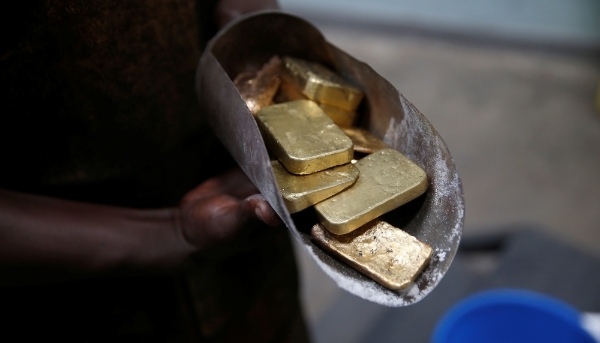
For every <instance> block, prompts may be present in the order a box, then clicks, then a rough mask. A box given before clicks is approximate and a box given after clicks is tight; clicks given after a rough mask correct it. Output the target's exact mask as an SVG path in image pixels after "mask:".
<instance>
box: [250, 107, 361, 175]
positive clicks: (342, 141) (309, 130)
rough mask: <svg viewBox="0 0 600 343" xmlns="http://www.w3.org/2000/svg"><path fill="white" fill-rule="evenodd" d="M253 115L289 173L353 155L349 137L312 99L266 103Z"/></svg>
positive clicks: (327, 165)
mask: <svg viewBox="0 0 600 343" xmlns="http://www.w3.org/2000/svg"><path fill="white" fill-rule="evenodd" d="M256 119H257V123H258V127H259V129H260V131H261V133H262V135H263V137H264V138H265V143H266V144H267V147H268V148H269V149H270V150H271V151H272V152H273V154H274V155H275V156H276V157H277V159H278V160H279V161H280V162H281V164H283V165H284V167H285V168H286V169H287V170H288V171H289V172H290V173H292V174H298V175H306V174H312V173H316V172H318V171H321V170H325V169H329V168H331V167H335V166H339V165H342V164H346V163H349V162H350V161H352V158H353V157H354V151H353V147H352V141H351V140H350V138H348V136H346V135H345V134H344V132H342V130H341V129H340V128H339V127H337V126H336V125H335V124H334V123H333V122H332V121H331V119H330V118H329V117H328V116H327V115H326V114H325V113H324V112H323V110H321V108H319V106H318V105H317V104H315V103H314V102H313V101H309V100H298V101H292V102H286V103H282V104H278V105H272V106H268V107H265V108H263V109H261V110H260V111H259V112H258V113H257V114H256Z"/></svg>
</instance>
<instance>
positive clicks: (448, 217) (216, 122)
mask: <svg viewBox="0 0 600 343" xmlns="http://www.w3.org/2000/svg"><path fill="white" fill-rule="evenodd" d="M273 55H279V56H286V55H288V56H294V57H298V58H302V59H305V60H309V61H315V62H319V63H321V64H323V65H325V66H327V67H328V68H330V69H331V70H334V71H335V72H336V73H338V74H339V75H341V76H342V77H343V78H344V79H346V80H348V81H350V82H351V83H352V84H354V85H355V86H356V87H358V88H360V89H361V90H363V91H364V93H365V99H364V100H363V102H362V104H361V106H360V107H359V109H358V112H359V113H360V116H361V117H360V121H359V126H360V127H362V128H364V129H366V130H368V131H369V132H371V133H372V134H373V135H375V136H377V137H379V138H381V139H383V141H384V142H385V143H386V144H388V145H389V146H390V147H392V148H394V149H397V150H399V151H400V152H402V153H403V154H404V155H406V156H407V157H408V158H410V159H411V160H412V161H413V162H414V163H416V164H417V165H419V166H420V167H421V168H423V169H424V170H425V172H426V174H427V177H428V179H429V182H430V183H429V188H428V190H427V192H426V193H425V194H424V195H422V196H420V197H419V198H417V199H416V200H413V201H412V202H410V203H408V204H406V205H403V206H401V207H400V208H398V209H396V210H394V211H392V212H390V213H388V214H386V215H384V216H383V219H384V220H385V221H387V222H388V223H390V224H392V225H393V226H395V227H399V228H401V229H403V230H405V231H406V232H408V233H409V234H411V235H413V236H415V237H416V238H417V239H419V240H421V241H424V242H426V243H428V244H429V245H431V247H432V248H433V255H432V257H431V262H430V263H429V265H428V266H427V267H426V268H425V270H424V271H423V273H421V275H420V276H419V277H418V278H417V279H416V280H415V282H414V284H412V285H410V286H409V287H407V288H406V289H403V290H400V291H394V290H390V289H387V288H385V287H383V286H381V285H379V284H377V283H376V282H375V281H373V280H371V279H369V278H367V277H366V276H364V275H363V274H361V273H360V272H358V271H356V270H355V269H353V268H352V267H350V266H348V265H346V264H344V263H343V262H340V261H339V260H337V259H335V258H334V257H332V256H331V255H329V254H328V253H327V252H325V251H324V250H322V249H321V248H320V247H319V246H317V245H316V244H315V243H314V242H313V241H312V239H311V236H310V229H311V227H312V226H313V225H314V224H315V223H316V217H313V216H312V212H311V211H310V210H307V211H302V212H300V213H298V214H294V216H293V217H292V216H291V215H290V213H289V212H288V211H287V209H286V207H285V204H284V202H283V199H282V197H281V195H280V193H279V191H278V187H277V184H276V182H275V177H274V175H273V171H272V169H271V163H270V161H269V155H268V153H267V150H266V148H265V144H264V142H263V139H262V137H261V135H260V132H259V129H258V126H257V124H256V122H255V119H254V117H253V116H252V113H251V112H250V110H249V109H248V107H247V106H246V104H245V103H244V100H243V99H242V97H241V96H240V94H239V93H238V91H237V90H236V88H235V86H234V84H233V81H232V79H233V78H235V76H236V75H238V74H239V73H241V72H245V71H251V70H257V69H259V68H260V67H261V66H262V65H263V64H264V63H265V62H266V61H268V60H269V58H271V56H273ZM196 90H197V94H198V99H199V101H200V104H201V106H202V107H203V110H204V112H205V113H206V115H207V116H208V121H209V122H210V124H211V126H212V128H213V130H214V132H215V134H216V135H217V137H218V138H219V139H220V140H221V142H222V143H223V144H224V145H225V146H226V147H227V149H228V150H229V152H230V153H231V155H232V156H233V157H234V158H235V159H236V161H237V163H238V164H239V165H240V166H241V168H242V169H243V170H244V172H245V173H246V174H247V175H248V177H249V178H250V179H251V180H252V181H253V182H254V184H255V185H256V186H257V188H258V189H259V190H260V191H261V192H262V194H263V195H264V196H265V198H266V199H267V200H268V201H269V203H270V204H271V206H273V208H274V209H275V211H276V212H277V214H279V216H280V217H281V219H282V220H283V222H284V223H285V225H286V226H287V228H288V229H289V230H290V232H291V233H292V235H293V236H294V237H295V239H297V240H298V241H299V242H301V244H302V245H303V246H304V248H305V249H306V251H307V252H308V254H309V255H310V256H311V257H312V258H313V259H314V260H315V261H316V262H317V264H318V265H319V266H320V267H321V269H322V270H323V271H324V272H325V273H326V274H327V275H329V276H330V277H331V278H332V279H333V280H334V281H335V282H336V283H337V284H338V286H339V287H341V288H343V289H345V290H347V291H348V292H350V293H353V294H355V295H357V296H359V297H361V298H363V299H366V300H370V301H373V302H376V303H379V304H383V305H387V306H405V305H410V304H413V303H415V302H417V301H419V300H421V299H422V298H423V297H425V296H426V295H427V294H428V293H429V292H431V291H432V290H433V289H434V288H435V286H436V285H437V284H438V283H439V282H440V280H441V279H442V277H443V276H444V274H445V273H446V271H447V270H448V268H449V267H450V264H451V262H452V259H453V258H454V255H455V253H456V250H457V248H458V243H459V241H460V237H461V234H462V228H463V222H464V214H465V206H464V199H463V193H462V186H461V181H460V178H459V176H458V174H457V172H456V167H455V166H454V162H453V161H452V157H451V156H450V153H449V152H448V148H447V147H446V145H445V143H444V141H443V140H442V138H441V137H440V136H439V134H438V133H437V131H436V130H435V129H434V128H433V126H431V124H430V123H429V122H428V121H427V119H426V118H425V117H424V116H423V115H422V114H421V112H419V110H417V109H416V108H415V107H414V106H413V105H412V104H411V103H410V102H409V101H408V100H406V98H404V96H402V95H401V94H399V93H398V91H397V90H396V89H395V88H394V87H393V86H392V85H391V84H390V83H389V82H387V81H386V80H385V79H384V78H383V77H381V76H380V75H378V74H377V73H376V72H375V71H373V69H371V68H370V67H369V66H368V65H366V64H365V63H362V62H360V61H357V60H356V59H354V58H352V57H351V56H349V55H348V54H346V53H344V52H343V51H341V50H339V49H337V48H336V47H334V46H333V45H331V44H329V43H328V42H327V41H326V40H325V38H324V37H323V36H322V34H321V33H320V32H319V31H318V30H317V29H316V28H315V27H314V26H312V25H311V24H309V23H308V22H306V21H305V20H303V19H301V18H298V17H296V16H293V15H289V14H285V13H282V12H274V11H268V12H259V13H256V14H252V15H249V16H245V17H242V18H239V19H238V20H236V21H234V22H232V23H230V24H229V25H228V26H227V27H225V28H224V29H223V30H221V31H220V32H219V33H218V34H217V35H216V36H215V37H214V38H213V39H212V40H211V41H210V43H209V44H208V46H207V48H206V50H205V51H204V53H203V55H202V57H201V59H200V62H199V65H198V69H197V73H196Z"/></svg>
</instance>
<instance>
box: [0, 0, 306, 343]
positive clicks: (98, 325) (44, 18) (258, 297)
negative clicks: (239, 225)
mask: <svg viewBox="0 0 600 343" xmlns="http://www.w3.org/2000/svg"><path fill="white" fill-rule="evenodd" d="M214 2H215V1H214V0H213V1H198V3H194V1H193V0H169V1H167V0H163V1H161V0H131V1H121V0H85V1H84V0H70V1H67V0H54V1H51V0H46V1H25V2H13V3H12V4H11V5H14V6H16V7H17V8H16V9H14V10H13V9H12V8H11V10H10V11H8V10H5V11H2V12H3V14H2V16H5V18H2V19H3V22H10V23H14V24H11V26H10V27H9V28H8V29H5V30H3V31H2V33H1V35H2V36H3V38H2V44H3V45H2V47H1V50H0V85H1V87H2V90H1V91H0V103H1V104H2V106H3V108H4V109H3V111H2V113H1V115H0V156H2V161H3V163H2V168H0V188H6V189H11V190H16V191H24V192H31V193H35V194H45V195H49V196H55V197H62V198H67V199H73V200H80V201H88V202H96V203H104V204H112V205H119V206H129V207H136V208H156V207H163V206H175V205H176V204H177V203H178V201H179V199H180V198H181V197H182V196H183V194H184V193H185V192H186V191H188V190H190V189H192V188H193V187H195V186H196V185H198V184H199V183H200V182H201V181H202V180H204V179H206V178H207V177H210V176H212V175H216V174H218V173H221V172H223V171H225V170H227V169H230V168H231V167H232V166H234V162H233V161H232V160H231V158H230V157H229V155H228V154H227V153H226V152H225V151H224V149H223V148H222V146H221V145H220V144H219V143H218V142H217V141H216V139H215V138H214V136H213V135H212V133H211V132H210V129H209V128H208V127H207V125H206V122H205V119H204V117H203V115H202V113H200V110H199V108H198V105H197V100H196V97H195V94H194V73H195V68H196V64H197V62H198V59H199V57H200V52H201V49H202V48H203V46H204V43H205V41H206V37H207V36H208V35H210V30H212V28H211V25H210V19H209V18H210V17H211V16H210V15H208V14H210V13H212V7H213V6H214ZM11 7H12V6H11ZM203 17H204V18H203ZM199 23H203V24H202V25H200V24H199ZM224 250H227V251H226V252H225V251H224ZM194 264H195V268H194V269H193V270H194V271H193V272H186V273H184V274H181V275H175V276H160V277H158V276H148V277H118V278H116V277H115V278H95V279H86V280H83V281H76V282H69V283H55V284H49V285H43V286H40V285H38V286H28V287H11V288H4V289H2V293H1V295H0V313H1V314H2V317H3V318H8V320H3V321H2V323H1V324H0V327H2V330H3V332H4V335H3V337H5V338H8V337H15V340H18V341H25V340H28V339H30V338H34V337H39V338H44V339H45V340H48V339H52V338H57V339H62V340H63V341H109V340H110V341H114V340H125V339H127V340H128V341H131V340H133V341H186V340H190V339H191V340H196V341H198V340H199V341H208V342H221V341H255V342H258V341H285V340H286V339H291V338H292V337H295V338H297V339H298V341H302V340H304V339H306V332H305V328H304V324H303V321H302V318H301V316H300V310H299V304H298V299H297V275H296V269H295V263H294V257H293V253H292V249H291V244H290V241H289V237H288V235H287V232H285V229H282V228H278V229H268V228H264V229H263V228H261V229H260V230H256V231H254V232H252V233H251V234H250V235H249V237H244V238H242V239H240V240H238V241H237V242H235V243H232V244H231V245H230V246H228V247H222V249H220V250H219V251H213V252H210V253H209V252H207V253H204V254H202V255H200V256H198V257H196V258H195V260H194ZM12 332H14V333H15V334H17V335H16V336H15V335H11V334H10V333H12ZM290 341H291V340H290Z"/></svg>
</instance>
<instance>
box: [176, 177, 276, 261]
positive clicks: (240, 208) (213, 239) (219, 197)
mask: <svg viewBox="0 0 600 343" xmlns="http://www.w3.org/2000/svg"><path fill="white" fill-rule="evenodd" d="M257 220H260V221H262V222H264V223H266V224H267V225H270V226H277V225H279V224H280V223H281V221H280V219H279V217H278V216H277V214H276V213H275V211H273V209H272V208H271V206H270V205H269V203H268V202H267V201H266V200H265V198H264V197H263V196H262V195H260V194H258V190H257V189H256V187H254V185H253V184H252V182H250V180H249V179H248V178H247V177H246V175H244V173H243V172H242V171H241V170H240V169H234V170H232V171H229V172H227V173H225V174H223V175H220V176H217V177H213V178H211V179H208V180H206V181H204V182H203V183H202V184H200V185H199V186H198V187H196V188H194V189H193V190H191V191H190V192H188V193H187V194H186V195H185V196H184V197H183V199H182V200H181V205H180V207H179V215H178V222H179V226H180V230H181V233H182V234H183V236H184V238H185V239H186V241H187V242H188V243H189V244H191V245H192V246H193V247H194V248H195V249H194V250H201V249H204V248H206V247H208V246H210V245H213V244H215V243H218V242H220V241H225V240H228V239H231V238H233V237H235V236H236V234H237V233H239V231H240V230H241V229H242V228H243V227H244V226H246V225H247V224H250V223H252V222H256V221H257Z"/></svg>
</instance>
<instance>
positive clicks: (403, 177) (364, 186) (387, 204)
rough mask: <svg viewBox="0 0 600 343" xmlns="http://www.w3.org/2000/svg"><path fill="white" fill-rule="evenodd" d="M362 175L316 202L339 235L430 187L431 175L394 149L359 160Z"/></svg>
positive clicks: (325, 222) (323, 219)
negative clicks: (347, 186)
mask: <svg viewBox="0 0 600 343" xmlns="http://www.w3.org/2000/svg"><path fill="white" fill-rule="evenodd" d="M354 165H355V166H356V167H357V168H358V170H359V171H360V177H359V178H358V180H356V182H355V183H354V185H353V186H352V187H350V188H348V189H346V190H345V191H343V192H341V193H339V194H336V195H334V196H333V197H331V198H329V199H327V200H325V201H322V202H320V203H318V204H317V205H315V210H316V211H317V215H318V216H319V220H320V222H321V224H323V226H325V227H326V228H327V230H329V231H330V232H332V233H334V234H336V235H343V234H346V233H349V232H352V231H354V230H356V229H358V228H359V227H361V226H362V225H364V224H366V223H368V222H369V221H371V220H373V219H375V218H377V217H379V216H381V215H383V214H385V213H387V212H389V211H391V210H393V209H395V208H397V207H399V206H401V205H404V204H405V203H407V202H409V201H411V200H413V199H415V198H417V197H418V196H420V195H421V194H423V193H425V191H426V190H427V182H428V181H427V175H426V174H425V171H424V170H423V169H421V168H420V167H419V166H417V165H416V164H414V163H413V162H412V161H410V160H409V159H408V158H407V157H406V156H404V155H403V154H401V153H400V152H399V151H397V150H394V149H382V150H379V151H377V152H376V153H373V154H371V155H368V156H366V157H365V158H363V159H361V160H359V161H357V162H356V163H354Z"/></svg>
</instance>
